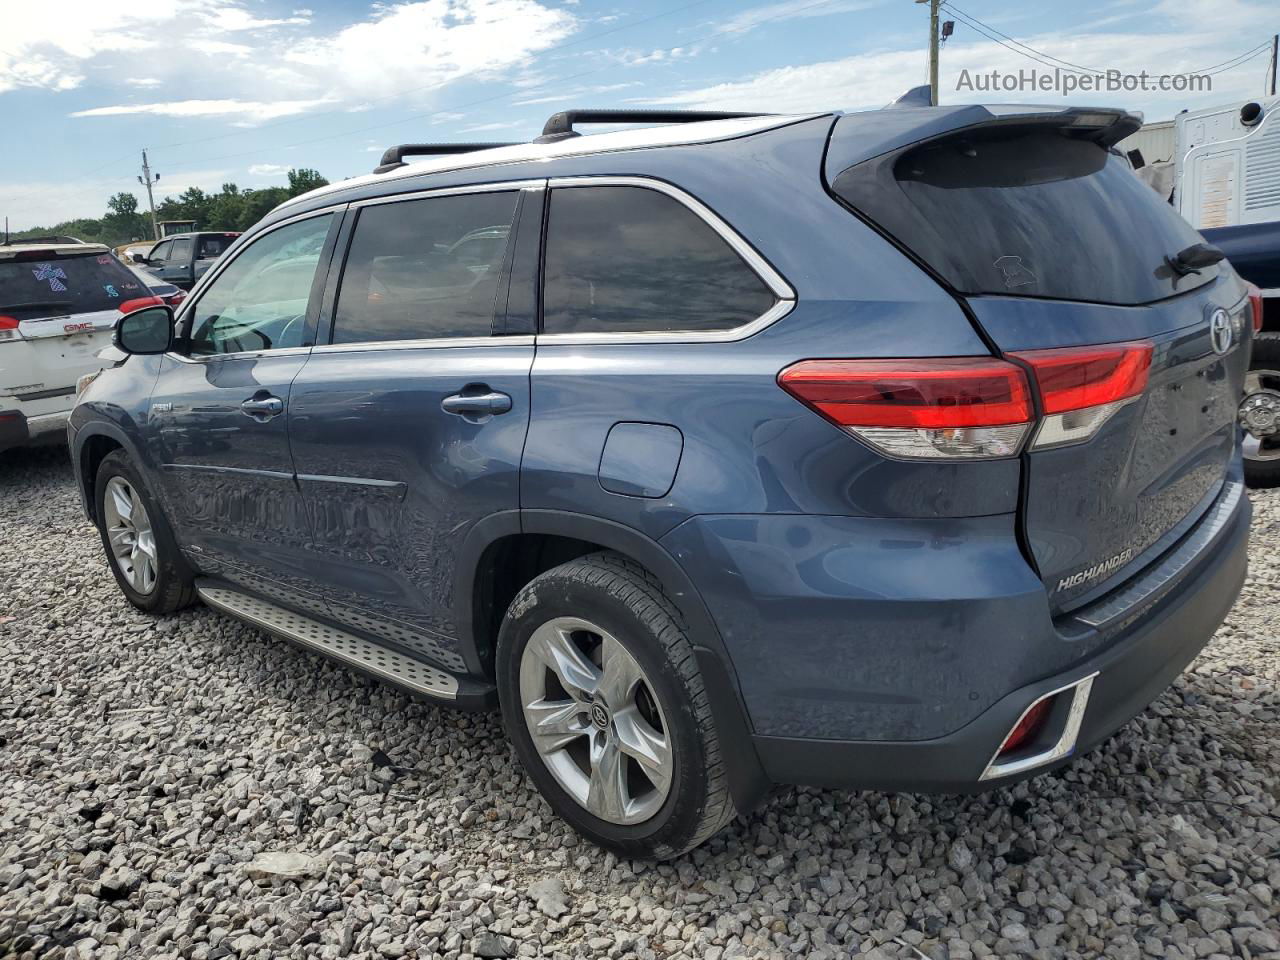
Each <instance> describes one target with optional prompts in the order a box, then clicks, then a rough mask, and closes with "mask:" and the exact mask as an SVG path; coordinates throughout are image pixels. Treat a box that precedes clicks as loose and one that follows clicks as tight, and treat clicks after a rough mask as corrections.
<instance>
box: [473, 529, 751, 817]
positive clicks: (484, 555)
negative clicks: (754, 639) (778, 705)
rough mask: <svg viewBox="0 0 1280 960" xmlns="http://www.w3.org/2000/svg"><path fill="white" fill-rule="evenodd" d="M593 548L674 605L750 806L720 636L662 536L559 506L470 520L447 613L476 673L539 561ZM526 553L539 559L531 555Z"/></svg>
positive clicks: (742, 728)
mask: <svg viewBox="0 0 1280 960" xmlns="http://www.w3.org/2000/svg"><path fill="white" fill-rule="evenodd" d="M599 550H612V551H615V552H617V553H620V554H622V555H624V556H626V557H629V558H630V559H631V560H634V561H635V562H636V563H638V564H640V565H641V566H643V567H644V568H645V569H646V570H647V571H648V572H649V573H651V574H653V575H654V576H655V577H657V578H658V580H659V581H660V582H661V583H662V586H663V590H664V592H665V593H666V595H667V597H668V598H669V599H670V600H671V602H672V603H673V604H674V605H675V606H676V609H677V610H679V612H680V614H681V617H682V618H683V620H684V625H685V628H686V629H687V630H688V632H689V639H690V641H691V643H692V645H693V648H694V654H695V656H697V658H698V667H699V669H700V671H701V673H702V679H703V683H704V685H705V687H706V689H707V694H708V696H709V697H710V699H711V708H712V715H713V716H714V718H715V723H716V728H717V732H718V734H719V736H720V738H721V740H722V741H723V742H724V743H725V746H726V750H725V755H726V758H727V762H728V771H729V786H730V790H731V792H732V794H733V799H734V803H735V805H736V807H737V809H738V810H741V811H744V812H745V811H749V810H751V809H753V808H754V807H755V806H756V805H757V803H759V801H760V799H761V798H762V797H763V796H764V795H765V793H766V792H767V791H768V789H769V786H770V785H769V782H768V780H767V778H766V777H765V775H764V771H763V768H762V767H761V765H760V762H759V759H758V757H757V756H756V752H755V748H754V746H753V744H752V740H751V728H750V724H749V722H748V718H747V712H746V709H745V706H744V705H743V702H742V698H741V696H740V694H739V692H738V684H737V678H736V676H735V675H734V673H733V666H732V662H731V661H730V660H729V656H728V653H727V651H726V649H725V646H724V642H723V640H722V639H721V637H720V633H719V630H718V629H717V628H716V625H715V622H714V621H713V620H712V618H711V614H710V612H709V611H708V610H707V608H706V605H705V604H704V603H703V601H702V597H701V595H700V594H699V593H698V591H697V590H696V588H695V587H694V585H693V582H692V580H690V578H689V576H688V574H686V573H685V572H684V569H683V568H682V567H681V566H680V564H679V563H678V562H677V561H676V559H675V558H674V557H672V556H671V554H670V553H668V552H667V550H666V549H665V548H664V547H662V545H661V544H659V543H657V542H656V541H654V540H652V539H650V538H649V537H647V536H645V535H644V534H643V533H640V532H639V531H638V530H635V529H633V528H632V527H628V526H625V525H623V524H620V523H616V522H613V521H610V520H603V519H601V518H599V517H592V516H588V515H585V514H578V513H572V512H569V511H563V510H522V511H515V510H512V511H507V512H504V513H499V514H493V515H491V516H489V517H486V518H485V519H484V520H482V521H480V522H479V523H477V524H476V525H475V526H474V527H473V528H472V530H471V532H470V533H469V534H468V536H467V538H466V540H465V541H464V543H463V546H462V549H461V551H460V552H459V557H458V567H457V569H458V575H457V582H456V587H455V593H454V598H455V599H454V618H455V622H456V623H457V625H458V629H459V634H460V637H461V639H462V640H463V643H464V647H465V649H464V656H465V657H466V658H467V660H468V666H469V667H470V668H471V669H472V671H473V672H475V673H477V674H478V675H480V676H485V677H492V676H493V646H494V640H495V639H496V636H497V627H498V625H500V624H501V622H502V617H503V616H504V615H505V613H506V608H507V605H508V603H509V601H510V598H511V597H513V596H514V595H515V593H516V592H517V591H519V589H520V588H521V587H523V586H524V584H525V583H528V582H529V580H531V579H532V578H533V577H534V576H536V575H537V574H538V573H541V572H542V570H544V569H549V568H550V567H551V566H556V565H558V564H559V563H563V562H566V561H567V560H570V559H573V558H574V557H577V556H584V555H586V554H588V553H594V552H597V551H599ZM518 551H523V552H520V553H518V554H517V552H518ZM517 555H518V556H519V557H522V558H524V564H523V568H522V569H516V570H514V571H512V570H506V569H504V566H510V565H512V561H513V560H515V558H516V556H517ZM531 555H536V556H538V557H540V558H542V562H537V561H534V562H532V563H530V562H529V561H528V558H529V557H530V556H531ZM552 561H554V562H552ZM514 565H516V566H518V567H519V566H520V564H518V563H517V564H514ZM530 572H531V575H530ZM503 598H505V601H506V602H504V599H503Z"/></svg>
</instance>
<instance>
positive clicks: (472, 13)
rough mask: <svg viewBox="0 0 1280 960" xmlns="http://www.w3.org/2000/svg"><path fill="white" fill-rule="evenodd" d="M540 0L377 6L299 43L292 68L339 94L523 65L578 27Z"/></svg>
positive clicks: (435, 0) (368, 93) (373, 93)
mask: <svg viewBox="0 0 1280 960" xmlns="http://www.w3.org/2000/svg"><path fill="white" fill-rule="evenodd" d="M575 23H576V21H575V20H574V18H573V17H572V16H571V15H569V14H568V13H565V12H564V11H562V10H556V9H552V8H550V7H547V6H543V5H542V4H541V3H539V2H537V0H420V2H415V3H400V4H397V5H394V6H385V7H378V8H375V10H374V14H373V17H372V19H370V20H366V21H364V22H362V23H357V24H353V25H352V26H349V27H346V28H344V29H342V30H340V31H339V32H338V33H336V34H334V35H333V36H330V37H314V38H311V39H310V40H306V41H303V42H300V43H297V44H294V45H293V46H291V47H290V48H289V49H288V50H286V51H285V53H284V57H283V60H284V62H285V63H286V64H287V65H288V66H289V67H291V68H293V69H295V70H297V71H300V72H303V73H306V74H308V75H311V76H314V77H315V78H316V79H321V78H324V81H325V82H328V83H329V84H330V85H331V86H332V88H333V92H334V94H335V95H339V96H343V97H345V98H349V99H360V98H366V99H367V98H378V97H384V96H388V95H394V94H396V93H398V92H407V91H414V90H419V91H420V90H423V89H424V88H428V87H431V86H433V85H438V84H443V83H447V82H449V81H451V80H456V79H458V78H459V77H463V76H484V75H488V74H493V73H495V72H497V71H500V70H503V69H506V68H509V67H513V66H517V65H519V64H521V63H524V62H525V61H526V60H528V59H529V58H530V57H531V56H532V55H533V54H535V53H537V52H538V51H540V50H543V49H545V48H547V47H549V46H551V45H553V44H555V43H557V42H558V41H560V40H562V39H563V38H564V37H566V36H568V34H569V33H571V32H572V30H573V29H574V26H575Z"/></svg>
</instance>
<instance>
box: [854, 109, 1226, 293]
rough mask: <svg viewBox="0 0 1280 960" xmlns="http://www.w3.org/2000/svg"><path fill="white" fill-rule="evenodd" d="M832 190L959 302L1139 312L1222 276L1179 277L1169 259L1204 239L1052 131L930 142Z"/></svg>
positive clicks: (1111, 162)
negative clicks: (961, 298) (1093, 305)
mask: <svg viewBox="0 0 1280 960" xmlns="http://www.w3.org/2000/svg"><path fill="white" fill-rule="evenodd" d="M832 188H833V189H834V190H835V192H836V194H837V195H838V196H840V197H841V198H842V199H844V200H845V201H846V202H848V203H849V204H850V205H851V206H852V207H854V208H855V209H856V210H858V211H860V212H862V213H863V214H865V215H866V216H868V217H870V218H871V219H872V220H873V221H875V222H876V223H877V224H878V225H879V226H881V227H882V228H883V229H884V230H886V231H887V232H888V233H889V234H890V235H892V236H893V237H894V238H895V239H896V240H898V241H899V242H900V243H902V244H903V245H904V246H905V247H907V248H908V249H910V250H911V251H912V252H914V253H915V254H916V255H917V256H919V257H920V258H921V259H922V260H924V261H925V262H926V263H927V264H928V265H929V266H930V267H932V268H933V269H934V270H935V271H937V272H938V273H939V274H940V275H941V276H942V278H943V279H944V280H946V281H947V282H948V283H949V284H950V285H951V286H952V287H954V288H955V289H957V290H959V291H961V292H963V293H988V294H1008V295H1012V296H1024V297H1026V296H1030V297H1052V298H1056V299H1063V300H1090V301H1095V302H1099V303H1118V304H1137V303H1149V302H1151V301H1153V300H1160V299H1163V298H1165V297H1169V296H1172V295H1173V294H1175V293H1183V292H1185V291H1187V290H1190V289H1192V288H1194V287H1196V286H1199V285H1200V284H1201V283H1205V282H1207V281H1208V280H1211V279H1212V278H1213V277H1214V276H1216V275H1217V267H1210V268H1208V269H1207V270H1204V271H1202V272H1201V274H1199V275H1198V276H1197V275H1191V276H1188V277H1185V278H1182V279H1177V278H1176V275H1175V274H1174V273H1173V272H1172V271H1171V270H1170V269H1169V267H1168V266H1167V265H1166V264H1165V262H1164V258H1165V257H1166V256H1172V255H1173V254H1175V253H1177V252H1178V251H1180V250H1182V249H1184V248H1185V247H1188V246H1190V245H1191V244H1193V243H1198V242H1199V240H1200V237H1199V235H1198V234H1197V233H1196V232H1195V231H1194V230H1193V229H1192V228H1191V227H1190V225H1188V224H1187V222H1186V221H1185V220H1183V219H1182V218H1181V217H1180V216H1179V215H1178V214H1177V213H1176V212H1175V211H1174V209H1173V208H1172V207H1171V206H1169V204H1167V203H1165V202H1164V201H1163V200H1162V199H1161V198H1160V197H1159V196H1158V195H1157V194H1156V192H1155V191H1154V190H1152V189H1151V188H1150V187H1148V186H1147V185H1146V184H1144V183H1143V182H1142V181H1141V180H1139V179H1138V178H1137V177H1136V176H1134V174H1133V171H1132V170H1130V169H1129V167H1128V166H1127V165H1126V164H1125V162H1124V161H1123V160H1122V159H1120V158H1119V157H1117V156H1115V155H1114V154H1111V153H1109V152H1108V151H1107V150H1105V149H1104V148H1102V147H1100V146H1098V145H1097V144H1095V143H1092V142H1090V141H1087V140H1079V139H1070V138H1068V137H1066V136H1063V135H1062V134H1061V133H1059V132H1058V131H1056V130H1026V129H1025V128H1024V129H1022V130H1021V131H1012V132H1011V131H1009V130H1007V129H1000V128H994V129H993V128H988V129H986V130H982V131H975V132H973V133H970V134H967V135H958V136H951V137H947V138H945V139H943V140H935V141H931V142H930V143H927V144H925V145H923V146H919V147H915V148H910V149H907V150H906V151H904V152H899V153H896V154H889V155H886V156H884V157H877V158H874V159H871V160H868V161H865V162H864V163H860V164H857V165H855V166H853V167H850V168H849V169H847V170H845V171H844V172H843V173H841V174H840V175H839V176H838V177H837V178H836V179H835V182H834V183H833V184H832ZM1175 280H1177V282H1176V284H1175Z"/></svg>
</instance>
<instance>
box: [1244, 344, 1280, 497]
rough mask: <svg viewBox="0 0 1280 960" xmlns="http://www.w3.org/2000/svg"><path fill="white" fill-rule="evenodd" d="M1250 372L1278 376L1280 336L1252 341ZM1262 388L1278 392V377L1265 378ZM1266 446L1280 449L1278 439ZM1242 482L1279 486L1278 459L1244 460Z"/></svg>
mask: <svg viewBox="0 0 1280 960" xmlns="http://www.w3.org/2000/svg"><path fill="white" fill-rule="evenodd" d="M1249 370H1250V372H1251V373H1252V372H1254V371H1259V370H1270V371H1274V372H1276V373H1278V374H1280V335H1277V334H1266V333H1264V334H1260V335H1259V336H1258V337H1256V338H1255V339H1254V341H1253V353H1252V356H1251V357H1250V360H1249ZM1263 386H1265V387H1267V388H1268V389H1271V390H1276V391H1280V377H1269V378H1266V381H1265V382H1264V384H1263ZM1268 446H1269V447H1271V446H1276V447H1280V439H1273V440H1270V441H1268ZM1244 482H1245V484H1246V485H1247V486H1250V487H1254V488H1255V489H1261V488H1265V487H1276V486H1280V458H1277V459H1275V460H1259V459H1252V458H1250V457H1248V456H1246V457H1245V458H1244Z"/></svg>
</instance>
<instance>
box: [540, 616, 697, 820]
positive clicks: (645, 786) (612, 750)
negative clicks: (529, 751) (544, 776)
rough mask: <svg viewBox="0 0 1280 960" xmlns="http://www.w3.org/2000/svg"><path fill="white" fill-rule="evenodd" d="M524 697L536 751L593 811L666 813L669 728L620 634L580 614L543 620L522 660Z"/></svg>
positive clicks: (612, 815) (624, 815) (627, 815)
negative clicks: (582, 618)
mask: <svg viewBox="0 0 1280 960" xmlns="http://www.w3.org/2000/svg"><path fill="white" fill-rule="evenodd" d="M520 701H521V706H522V708H523V712H524V721H525V726H526V728H527V729H528V731H529V735H530V737H531V738H532V739H533V744H534V747H535V749H536V750H537V751H538V755H539V756H540V757H541V758H542V761H543V763H545V764H546V765H547V769H548V770H550V771H551V774H552V776H553V777H555V779H556V782H557V783H558V784H559V785H560V786H561V787H562V788H563V789H564V790H565V792H567V793H568V794H569V795H570V796H571V797H573V799H574V800H576V801H577V802H578V803H579V804H581V805H582V806H583V807H585V808H586V809H587V810H588V811H589V812H590V813H592V814H593V815H594V816H597V817H599V818H600V819H601V820H606V821H608V822H609V823H615V824H635V823H642V822H644V821H645V820H648V819H649V818H651V817H652V816H654V814H656V813H657V812H658V811H659V810H660V809H661V808H662V804H663V803H664V802H665V800H666V798H667V795H668V793H669V792H670V790H671V780H672V776H673V774H674V770H675V764H674V755H673V747H672V741H671V732H670V728H669V727H668V726H667V723H666V720H665V718H664V717H663V715H662V708H661V706H660V705H659V704H658V699H657V697H656V696H655V695H654V691H653V688H652V686H651V684H650V683H649V680H648V678H647V677H646V675H645V673H644V670H643V669H642V668H641V666H640V664H639V663H638V662H637V661H636V659H635V657H634V656H632V655H631V653H630V651H628V650H627V648H626V647H625V646H624V645H623V644H622V643H621V642H620V641H619V640H618V639H617V638H616V637H614V636H612V635H611V634H609V633H608V632H607V631H605V630H603V629H602V628H600V627H598V626H596V625H595V624H593V623H590V622H588V621H586V620H581V619H578V618H576V617H557V618H555V619H553V620H549V621H547V622H546V623H544V624H542V626H540V627H538V629H537V630H535V631H534V632H533V635H532V636H531V637H530V638H529V642H528V643H527V644H525V648H524V652H523V653H522V654H521V656H520Z"/></svg>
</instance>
